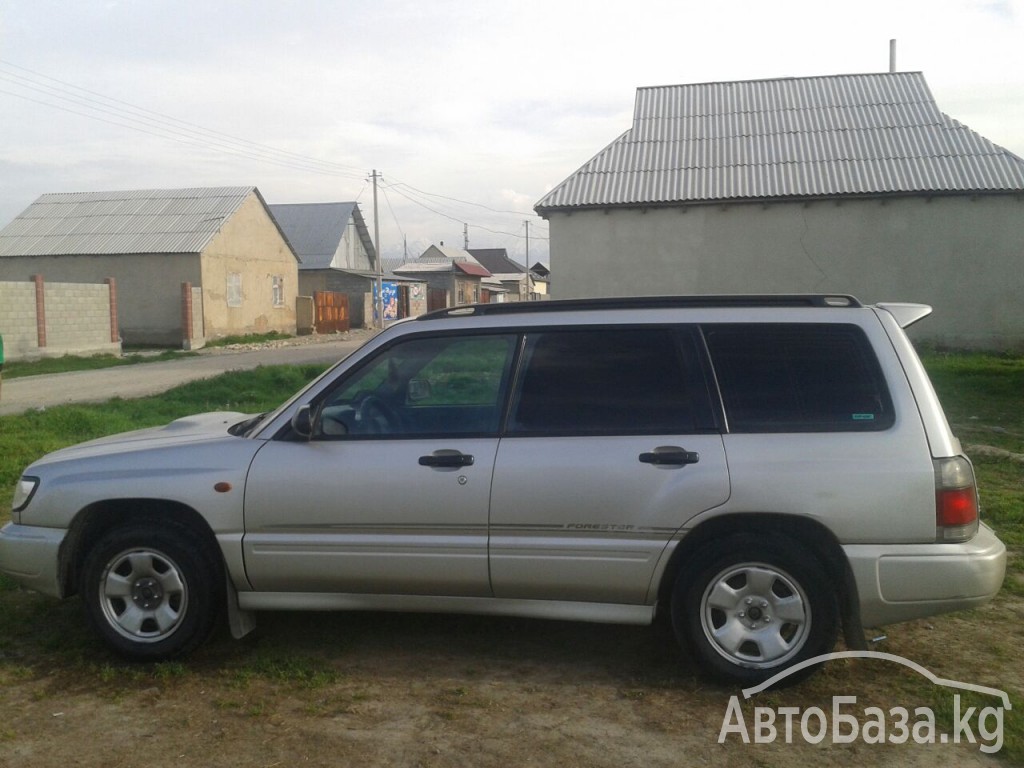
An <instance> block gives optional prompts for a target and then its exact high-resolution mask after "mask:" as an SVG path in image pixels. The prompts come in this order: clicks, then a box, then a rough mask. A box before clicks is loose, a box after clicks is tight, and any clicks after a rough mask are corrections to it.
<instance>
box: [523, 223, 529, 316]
mask: <svg viewBox="0 0 1024 768" xmlns="http://www.w3.org/2000/svg"><path fill="white" fill-rule="evenodd" d="M524 223H525V224H526V301H529V300H530V220H529V219H527V220H526V221H525V222H524Z"/></svg>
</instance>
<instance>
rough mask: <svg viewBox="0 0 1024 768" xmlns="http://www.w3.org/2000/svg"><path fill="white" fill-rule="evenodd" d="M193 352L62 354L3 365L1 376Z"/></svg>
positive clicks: (97, 366)
mask: <svg viewBox="0 0 1024 768" xmlns="http://www.w3.org/2000/svg"><path fill="white" fill-rule="evenodd" d="M195 354H196V353H195V352H182V351H176V350H172V349H166V350H164V351H163V352H160V353H158V354H155V355H140V354H127V355H124V356H123V357H118V356H116V355H93V356H91V357H79V356H77V355H64V356H63V357H47V358H43V359H42V360H17V361H15V362H11V363H6V364H5V365H4V370H3V376H4V378H5V379H17V378H21V377H23V376H41V375H43V374H47V373H70V372H72V371H95V370H99V369H100V368H116V367H118V366H121V365H137V364H139V363H160V362H163V361H165V360H177V359H179V358H182V357H194V356H195Z"/></svg>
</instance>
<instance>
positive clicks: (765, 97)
mask: <svg viewBox="0 0 1024 768" xmlns="http://www.w3.org/2000/svg"><path fill="white" fill-rule="evenodd" d="M535 210H536V211H537V213H538V214H540V215H541V216H543V217H544V218H545V219H547V220H548V221H549V223H550V236H551V258H552V259H556V260H557V262H558V269H559V274H560V275H561V276H563V277H562V278H561V279H560V280H559V283H558V288H557V290H556V291H555V292H554V293H555V294H556V296H557V297H558V298H572V297H590V296H611V295H651V294H666V293H678V294H701V293H795V292H812V293H850V294H853V295H855V296H857V297H858V298H860V299H861V300H865V301H869V302H877V301H909V302H921V303H924V304H930V305H932V306H934V308H935V310H936V312H935V315H934V316H933V317H931V318H929V319H928V321H927V322H926V323H922V324H921V325H920V326H919V327H915V328H914V329H912V331H916V332H917V333H918V334H920V335H918V336H917V338H918V339H925V340H928V341H931V342H934V343H939V344H945V345H950V346H956V347H965V348H972V347H973V348H1004V349H1005V348H1018V349H1024V301H1021V296H1022V295H1024V258H1022V254H1024V160H1022V159H1021V158H1020V157H1017V156H1016V155H1014V154H1013V153H1012V152H1009V151H1007V150H1006V149H1004V148H1002V147H1000V146H998V145H996V144H994V143H992V142H991V141H989V140H988V139H986V138H984V137H983V136H980V135H979V134H977V133H975V132H974V131H972V130H971V129H970V128H968V127H967V126H965V125H963V124H962V123H959V122H957V121H956V120H955V119H953V118H951V117H949V116H947V115H945V114H943V113H942V112H941V111H940V110H939V108H938V106H937V105H936V103H935V100H934V98H933V97H932V94H931V91H930V90H929V88H928V85H927V83H926V82H925V79H924V76H923V75H922V74H921V73H920V72H894V73H882V74H866V75H837V76H830V77H803V78H783V79H777V80H750V81H741V82H721V83H699V84H691V85H672V86H659V87H649V88H640V89H638V90H637V94H636V105H635V109H634V115H633V124H632V126H631V127H630V128H629V129H628V130H627V131H626V132H625V133H623V134H622V135H621V136H619V137H618V138H617V139H615V140H614V141H612V142H611V143H610V144H609V145H608V146H606V147H605V148H604V149H602V150H601V151H600V152H598V153H597V155H595V156H594V157H593V158H592V159H591V160H589V161H588V162H587V163H586V164H585V165H583V166H582V167H581V168H580V169H579V170H577V171H576V172H575V173H573V174H572V175H570V176H569V177H568V178H567V179H565V180H564V181H563V182H562V183H561V184H559V185H557V186H556V187H555V188H554V189H552V190H551V191H550V192H549V193H548V194H547V195H545V196H544V197H543V198H542V199H541V200H540V201H539V202H538V203H537V204H536V206H535Z"/></svg>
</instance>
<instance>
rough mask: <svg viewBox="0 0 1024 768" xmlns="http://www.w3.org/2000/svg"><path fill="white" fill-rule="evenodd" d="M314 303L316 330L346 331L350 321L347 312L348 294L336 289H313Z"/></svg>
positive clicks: (326, 331)
mask: <svg viewBox="0 0 1024 768" xmlns="http://www.w3.org/2000/svg"><path fill="white" fill-rule="evenodd" d="M313 303H314V304H315V305H316V332H317V333H336V332H338V331H347V330H348V329H349V326H350V323H351V316H350V315H349V313H348V295H347V294H344V293H338V292H337V291H314V292H313Z"/></svg>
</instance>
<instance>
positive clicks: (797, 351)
mask: <svg viewBox="0 0 1024 768" xmlns="http://www.w3.org/2000/svg"><path fill="white" fill-rule="evenodd" d="M704 335H705V339H706V340H707V345H708V350H709V352H710V353H711V359H712V362H713V364H714V367H715V373H716V375H717V377H718V384H719V387H720V389H721V392H722V400H723V402H724V405H725V411H726V417H727V418H728V423H729V430H730V431H731V432H833V431H835V432H861V431H877V430H883V429H888V428H889V427H891V426H892V425H893V423H894V421H895V417H894V414H893V409H892V400H891V398H890V397H889V391H888V389H887V388H886V386H885V380H884V378H883V376H882V371H881V368H880V366H879V364H878V360H877V359H876V358H875V355H874V351H873V350H872V349H871V345H870V343H869V342H868V340H867V338H866V337H865V335H864V332H863V331H862V330H861V329H860V328H858V327H857V326H853V325H834V324H827V325H826V324H817V325H816V324H769V325H713V326H705V327H704Z"/></svg>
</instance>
